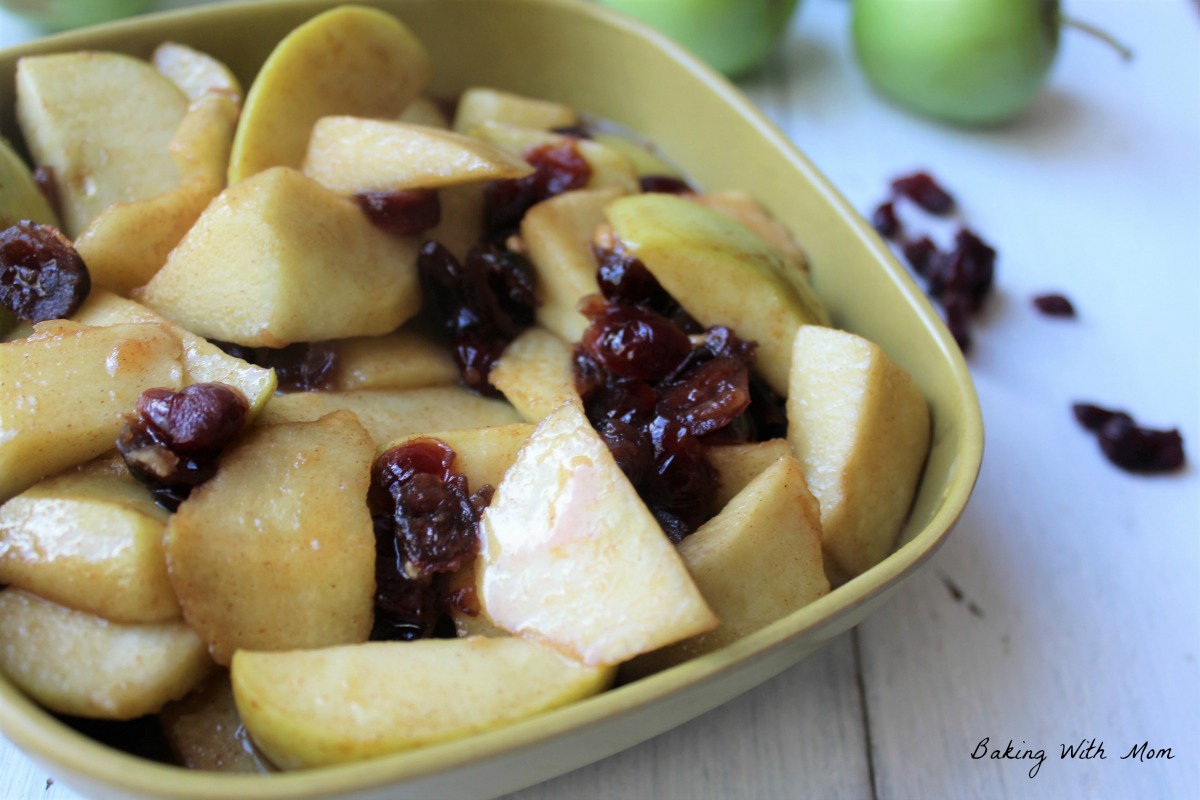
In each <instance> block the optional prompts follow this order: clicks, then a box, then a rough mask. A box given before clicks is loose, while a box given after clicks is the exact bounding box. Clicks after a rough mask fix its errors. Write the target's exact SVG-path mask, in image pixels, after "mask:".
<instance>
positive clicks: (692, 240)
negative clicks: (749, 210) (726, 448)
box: [607, 194, 829, 394]
mask: <svg viewBox="0 0 1200 800" xmlns="http://www.w3.org/2000/svg"><path fill="white" fill-rule="evenodd" d="M607 213H608V219H609V221H610V222H611V223H612V226H613V229H614V230H615V232H616V234H617V237H618V238H619V239H620V240H621V242H622V243H623V244H624V246H625V248H626V250H628V251H629V252H630V253H631V254H633V255H635V256H637V257H638V258H639V259H641V260H642V263H644V264H645V265H646V268H647V269H649V270H650V272H651V273H653V274H654V277H655V278H657V279H658V281H659V283H661V284H662V285H663V288H664V289H666V290H667V291H668V292H669V293H670V294H671V296H672V297H674V298H675V299H676V300H677V301H679V304H680V305H681V306H683V308H684V309H685V310H686V311H687V312H688V313H689V314H691V315H692V316H693V317H695V318H696V319H698V320H699V321H700V322H701V323H702V324H704V325H727V326H729V327H731V328H733V330H734V331H735V332H736V333H737V335H738V336H740V337H741V338H743V339H752V340H754V341H756V342H758V351H757V352H758V360H757V369H758V372H759V373H760V374H761V375H762V377H763V378H764V379H765V380H766V382H767V383H768V384H769V385H770V386H771V388H772V389H774V390H775V391H776V392H779V393H780V394H786V393H787V390H788V372H789V367H790V365H791V361H792V341H793V340H794V339H795V336H796V330H797V329H798V328H799V327H800V326H801V325H806V324H820V325H827V324H829V316H828V314H826V312H825V309H824V307H823V306H822V305H821V301H820V299H819V298H818V297H817V295H816V294H815V293H814V292H813V290H812V288H811V287H809V286H808V283H807V281H805V280H804V279H803V277H802V276H797V275H793V274H792V272H791V270H789V269H788V268H787V267H786V266H785V265H784V263H783V260H782V259H781V257H780V256H779V254H778V253H776V252H775V250H774V249H773V248H772V247H771V246H770V245H768V244H767V243H766V242H764V241H763V240H762V239H761V238H760V237H758V236H757V235H755V234H754V233H752V232H751V231H750V230H749V229H747V228H746V227H745V226H744V225H741V224H739V223H737V222H735V221H733V220H732V219H730V218H729V217H727V216H725V215H724V214H721V213H719V212H717V211H713V210H711V209H708V208H705V207H704V206H701V205H699V204H697V203H694V202H692V201H690V200H686V199H684V198H682V197H677V196H675V195H668V194H640V195H634V196H631V197H622V198H620V199H619V200H616V201H614V202H613V203H612V204H610V205H609V207H608V211H607Z"/></svg>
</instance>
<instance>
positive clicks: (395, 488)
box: [368, 438, 492, 638]
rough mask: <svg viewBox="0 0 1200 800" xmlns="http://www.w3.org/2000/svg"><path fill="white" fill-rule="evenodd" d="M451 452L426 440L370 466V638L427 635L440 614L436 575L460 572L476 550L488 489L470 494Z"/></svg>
mask: <svg viewBox="0 0 1200 800" xmlns="http://www.w3.org/2000/svg"><path fill="white" fill-rule="evenodd" d="M454 458H455V455H454V451H453V450H452V449H451V448H450V446H449V445H447V444H446V443H445V442H443V441H440V440H438V439H430V438H426V439H417V440H414V441H411V442H408V443H406V444H404V445H401V446H399V447H394V448H391V449H390V450H388V451H386V452H385V453H383V454H382V455H381V456H379V458H377V459H376V460H375V464H374V465H373V466H372V469H371V489H370V493H369V495H368V502H369V505H370V508H371V513H372V516H373V517H374V519H375V535H376V586H377V589H376V598H375V605H376V630H375V633H374V634H373V636H374V638H423V637H426V636H429V635H432V633H433V632H434V630H435V627H436V623H437V620H438V618H439V617H441V616H442V602H441V600H439V598H438V595H437V592H436V590H435V584H434V581H433V579H434V576H436V575H439V574H445V573H453V572H457V571H458V570H460V569H461V568H462V567H463V566H464V565H465V564H466V563H467V562H468V561H470V560H471V559H473V558H474V557H475V555H476V554H477V553H478V552H479V518H480V516H481V515H482V513H483V509H484V508H485V507H486V506H487V504H488V502H489V501H490V500H491V496H492V487H491V486H487V485H485V486H483V487H480V489H479V490H478V491H476V492H475V493H474V494H470V493H469V487H468V486H467V479H466V477H465V476H463V475H462V474H460V473H457V472H454V471H453V469H452V467H453V463H454Z"/></svg>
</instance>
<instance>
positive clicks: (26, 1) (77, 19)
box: [0, 0, 154, 31]
mask: <svg viewBox="0 0 1200 800" xmlns="http://www.w3.org/2000/svg"><path fill="white" fill-rule="evenodd" d="M153 2H154V0H0V6H4V7H5V8H7V9H9V10H10V11H12V12H13V13H15V14H19V15H20V16H22V17H24V18H25V19H27V20H29V21H30V22H32V23H34V24H36V25H40V26H41V27H43V28H45V29H46V30H49V31H64V30H67V29H68V28H80V27H83V26H85V25H96V24H98V23H101V22H108V21H110V20H114V19H120V18H121V17H128V16H130V15H132V14H137V13H139V12H142V11H145V10H146V9H147V8H148V7H149V6H150V5H151V4H152V3H153Z"/></svg>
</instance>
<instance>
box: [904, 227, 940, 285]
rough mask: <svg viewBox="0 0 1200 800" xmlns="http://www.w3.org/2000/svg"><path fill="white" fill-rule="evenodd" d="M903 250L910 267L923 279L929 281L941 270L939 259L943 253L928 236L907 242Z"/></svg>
mask: <svg viewBox="0 0 1200 800" xmlns="http://www.w3.org/2000/svg"><path fill="white" fill-rule="evenodd" d="M902 250H903V252H904V258H905V260H906V261H908V263H909V266H911V267H912V268H913V271H914V272H916V273H917V274H918V275H920V276H921V277H923V278H926V279H928V278H929V277H930V276H931V275H933V274H934V273H935V272H936V271H937V269H938V268H939V259H940V258H941V257H942V253H941V251H940V250H938V248H937V245H935V244H934V243H933V240H932V239H930V238H929V237H928V236H922V237H921V238H920V239H916V240H914V241H906V242H905V243H904V246H903V248H902Z"/></svg>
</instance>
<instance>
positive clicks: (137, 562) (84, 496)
mask: <svg viewBox="0 0 1200 800" xmlns="http://www.w3.org/2000/svg"><path fill="white" fill-rule="evenodd" d="M167 516H168V514H167V512H166V510H165V509H163V508H161V507H159V506H158V505H156V504H155V503H154V501H153V499H151V497H150V493H149V492H147V491H146V488H145V487H144V486H142V484H140V483H138V482H137V481H136V480H134V479H133V478H132V477H130V475H129V471H128V470H127V469H126V468H125V462H124V461H123V460H122V458H121V457H120V456H119V455H108V456H102V457H100V458H99V459H97V460H95V461H91V462H89V463H87V464H85V465H84V466H82V467H79V468H77V469H74V470H70V471H68V472H64V473H62V474H60V475H56V476H54V477H52V478H46V479H45V480H42V481H39V482H38V483H35V484H34V485H33V486H31V487H29V488H28V489H26V490H25V491H24V492H21V494H19V495H17V496H16V497H14V498H12V499H11V500H9V501H8V502H7V503H5V504H4V505H2V506H0V584H8V585H10V586H15V587H17V588H19V589H26V590H28V591H30V592H34V593H35V594H38V595H40V596H41V597H44V598H46V599H47V600H51V601H53V602H55V603H60V604H62V605H64V606H67V607H69V608H74V609H78V610H80V611H86V612H88V613H89V614H95V615H96V616H99V617H103V618H104V619H108V620H113V621H114V622H166V621H169V620H173V619H178V618H179V602H178V601H177V600H176V599H175V592H174V591H173V590H172V589H171V584H170V582H169V581H168V580H167V563H166V559H165V557H164V556H163V547H162V536H163V529H164V528H165V527H166V524H167Z"/></svg>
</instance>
